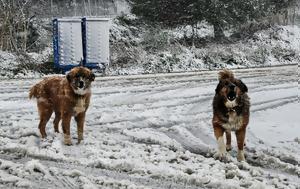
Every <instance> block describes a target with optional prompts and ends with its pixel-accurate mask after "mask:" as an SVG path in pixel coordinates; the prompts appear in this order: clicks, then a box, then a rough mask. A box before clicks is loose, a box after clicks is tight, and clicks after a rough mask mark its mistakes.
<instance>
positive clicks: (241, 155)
mask: <svg viewBox="0 0 300 189" xmlns="http://www.w3.org/2000/svg"><path fill="white" fill-rule="evenodd" d="M237 160H238V161H246V159H245V154H244V150H238V153H237Z"/></svg>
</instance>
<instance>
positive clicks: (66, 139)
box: [64, 134, 72, 146]
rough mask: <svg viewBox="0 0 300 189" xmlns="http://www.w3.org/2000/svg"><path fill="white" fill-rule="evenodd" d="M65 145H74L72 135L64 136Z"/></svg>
mask: <svg viewBox="0 0 300 189" xmlns="http://www.w3.org/2000/svg"><path fill="white" fill-rule="evenodd" d="M64 144H65V145H67V146H71V145H72V140H71V136H70V135H66V134H65V135H64Z"/></svg>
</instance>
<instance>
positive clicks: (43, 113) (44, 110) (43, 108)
mask: <svg viewBox="0 0 300 189" xmlns="http://www.w3.org/2000/svg"><path fill="white" fill-rule="evenodd" d="M38 109H39V114H40V123H39V129H40V133H41V135H42V138H46V137H47V134H46V125H47V122H48V121H49V119H50V117H51V115H52V112H53V110H52V108H51V106H47V104H46V103H38Z"/></svg>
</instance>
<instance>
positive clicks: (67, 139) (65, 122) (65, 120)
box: [62, 113, 72, 145]
mask: <svg viewBox="0 0 300 189" xmlns="http://www.w3.org/2000/svg"><path fill="white" fill-rule="evenodd" d="M71 118H72V115H71V114H69V113H64V114H63V116H62V128H63V132H64V143H65V145H72V141H71V135H70V122H71Z"/></svg>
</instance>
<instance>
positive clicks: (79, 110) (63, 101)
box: [29, 67, 95, 145]
mask: <svg viewBox="0 0 300 189" xmlns="http://www.w3.org/2000/svg"><path fill="white" fill-rule="evenodd" d="M94 79H95V75H94V74H93V73H92V72H91V71H90V70H89V69H87V68H84V67H76V68H73V69H72V70H71V71H70V72H69V73H68V74H67V76H66V77H58V76H54V77H49V78H46V79H44V80H42V81H41V82H39V83H37V84H35V85H34V86H33V87H32V88H31V89H30V92H29V98H32V97H34V98H36V99H37V106H38V111H39V115H40V123H39V130H40V133H41V136H42V138H45V137H46V136H47V135H46V131H45V127H46V124H47V122H48V121H49V119H50V117H51V115H52V113H53V112H54V113H55V118H54V131H55V132H57V133H58V132H59V128H58V125H59V122H60V120H62V129H63V133H64V143H65V144H66V145H71V144H72V142H71V136H70V122H71V118H72V116H74V117H75V120H76V122H77V133H78V143H80V141H81V140H83V127H84V120H85V114H86V111H87V109H88V106H89V103H90V97H91V89H90V88H91V82H92V81H94Z"/></svg>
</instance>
